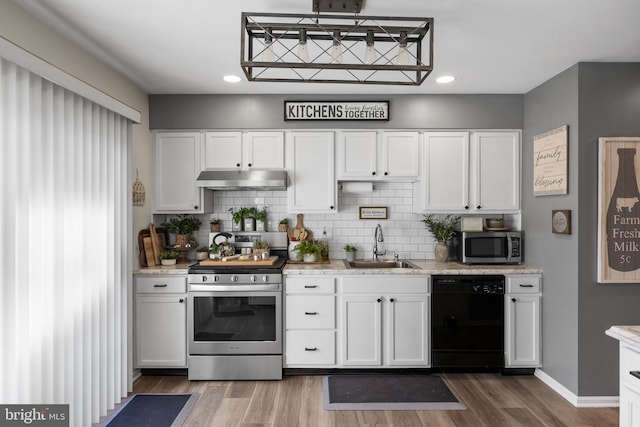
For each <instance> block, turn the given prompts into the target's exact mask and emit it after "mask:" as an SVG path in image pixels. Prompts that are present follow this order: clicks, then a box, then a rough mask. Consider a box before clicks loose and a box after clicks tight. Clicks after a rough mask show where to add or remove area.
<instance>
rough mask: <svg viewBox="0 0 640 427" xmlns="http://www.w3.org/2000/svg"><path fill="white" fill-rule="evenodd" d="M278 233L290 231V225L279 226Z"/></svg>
mask: <svg viewBox="0 0 640 427" xmlns="http://www.w3.org/2000/svg"><path fill="white" fill-rule="evenodd" d="M278 231H280V232H283V231H289V225H288V224H278Z"/></svg>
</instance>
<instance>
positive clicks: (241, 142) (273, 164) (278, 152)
mask: <svg viewBox="0 0 640 427" xmlns="http://www.w3.org/2000/svg"><path fill="white" fill-rule="evenodd" d="M202 159H203V163H202V169H242V170H248V169H284V133H283V132H205V134H204V144H203V147H202Z"/></svg>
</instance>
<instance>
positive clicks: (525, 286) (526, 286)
mask: <svg viewBox="0 0 640 427" xmlns="http://www.w3.org/2000/svg"><path fill="white" fill-rule="evenodd" d="M520 287H521V288H533V285H523V284H522V283H521V284H520Z"/></svg>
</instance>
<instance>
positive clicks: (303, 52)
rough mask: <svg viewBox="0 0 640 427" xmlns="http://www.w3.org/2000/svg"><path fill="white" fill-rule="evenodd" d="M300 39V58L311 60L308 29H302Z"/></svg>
mask: <svg viewBox="0 0 640 427" xmlns="http://www.w3.org/2000/svg"><path fill="white" fill-rule="evenodd" d="M299 37H300V39H299V41H298V59H300V61H301V62H309V48H308V47H307V30H305V29H304V28H302V29H301V30H300V36H299Z"/></svg>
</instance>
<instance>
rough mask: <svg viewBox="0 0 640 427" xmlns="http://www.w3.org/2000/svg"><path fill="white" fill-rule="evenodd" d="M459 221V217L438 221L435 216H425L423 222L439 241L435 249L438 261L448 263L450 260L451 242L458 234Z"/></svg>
mask: <svg viewBox="0 0 640 427" xmlns="http://www.w3.org/2000/svg"><path fill="white" fill-rule="evenodd" d="M459 219H460V217H458V216H453V215H447V216H446V217H444V218H443V219H441V220H438V219H437V218H436V217H435V216H434V215H424V219H423V220H422V222H424V224H425V225H426V226H427V229H428V230H429V232H430V233H431V234H433V237H435V238H436V240H437V242H436V246H435V248H434V252H435V255H436V261H438V262H446V261H447V259H448V258H449V240H451V238H452V237H453V235H454V234H455V232H456V225H457V224H458V220H459Z"/></svg>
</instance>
